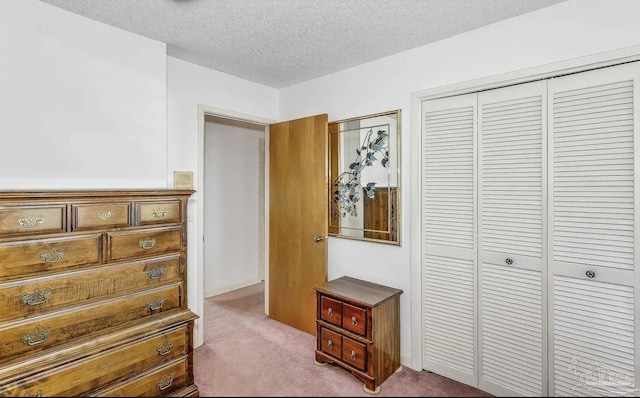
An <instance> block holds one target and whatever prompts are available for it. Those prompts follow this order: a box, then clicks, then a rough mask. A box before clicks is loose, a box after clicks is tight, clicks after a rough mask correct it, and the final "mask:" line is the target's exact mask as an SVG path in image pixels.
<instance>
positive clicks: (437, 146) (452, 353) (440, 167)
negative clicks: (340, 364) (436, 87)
mask: <svg viewBox="0 0 640 398" xmlns="http://www.w3.org/2000/svg"><path fill="white" fill-rule="evenodd" d="M476 104H477V96H476V94H471V95H464V96H458V97H455V98H451V99H446V98H445V99H438V100H433V101H424V102H423V103H422V122H423V127H422V139H421V141H422V156H423V158H422V184H421V186H422V189H421V195H422V226H423V227H422V254H423V258H422V268H423V269H422V275H423V281H422V286H423V288H422V289H423V294H422V299H423V303H422V308H423V314H422V315H423V334H424V341H423V352H424V354H423V368H424V369H426V370H429V371H432V372H435V373H438V374H440V375H443V376H446V377H449V378H452V379H454V380H458V381H461V382H463V383H466V384H470V385H474V386H475V385H477V380H476V374H477V373H476V361H475V358H476V351H475V350H476V345H475V339H476V330H475V318H476V312H475V311H476V310H475V286H476V276H475V274H476V239H475V234H476V204H475V203H476V202H475V197H476V191H475V190H476V186H475V173H476V172H475V156H476V145H475V142H476Z"/></svg>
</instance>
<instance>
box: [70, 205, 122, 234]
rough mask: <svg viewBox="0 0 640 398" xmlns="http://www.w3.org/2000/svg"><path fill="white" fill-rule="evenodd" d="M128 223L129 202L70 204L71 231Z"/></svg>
mask: <svg viewBox="0 0 640 398" xmlns="http://www.w3.org/2000/svg"><path fill="white" fill-rule="evenodd" d="M129 225H131V202H123V203H80V204H72V205H71V230H72V231H80V230H87V229H97V228H114V227H127V226H129Z"/></svg>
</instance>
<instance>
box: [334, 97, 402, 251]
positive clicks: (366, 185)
mask: <svg viewBox="0 0 640 398" xmlns="http://www.w3.org/2000/svg"><path fill="white" fill-rule="evenodd" d="M400 120H401V110H400V109H396V110H393V111H388V112H381V113H376V114H371V115H365V116H359V117H354V118H350V119H343V120H337V121H333V122H329V184H328V185H329V187H328V188H329V203H328V206H329V220H328V222H329V236H333V237H338V238H347V239H357V240H364V241H371V242H378V243H386V244H393V245H400V220H401V217H400V203H401V200H400V192H401V189H400V188H401V176H400V133H401V132H400ZM341 163H342V164H341ZM385 174H386V175H385ZM363 180H364V181H363Z"/></svg>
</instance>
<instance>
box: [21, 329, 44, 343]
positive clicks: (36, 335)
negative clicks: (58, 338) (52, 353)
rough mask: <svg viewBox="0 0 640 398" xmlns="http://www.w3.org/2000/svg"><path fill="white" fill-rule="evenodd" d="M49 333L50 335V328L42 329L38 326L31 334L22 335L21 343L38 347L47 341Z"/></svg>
mask: <svg viewBox="0 0 640 398" xmlns="http://www.w3.org/2000/svg"><path fill="white" fill-rule="evenodd" d="M49 333H51V328H44V329H43V328H41V327H40V326H36V328H35V329H34V330H33V332H31V333H23V334H22V342H23V343H25V344H26V345H38V344H41V343H44V342H45V341H46V340H47V337H49Z"/></svg>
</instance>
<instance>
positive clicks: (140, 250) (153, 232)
mask: <svg viewBox="0 0 640 398" xmlns="http://www.w3.org/2000/svg"><path fill="white" fill-rule="evenodd" d="M181 232H182V229H181V228H180V227H168V228H149V229H144V230H137V231H126V232H110V233H109V234H108V246H109V255H108V258H109V259H110V260H122V259H127V258H137V257H147V256H156V255H159V254H165V253H171V252H179V251H180V249H181V247H182V246H181Z"/></svg>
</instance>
